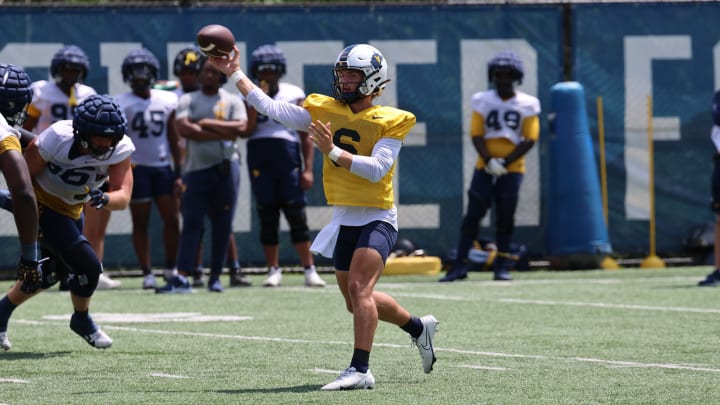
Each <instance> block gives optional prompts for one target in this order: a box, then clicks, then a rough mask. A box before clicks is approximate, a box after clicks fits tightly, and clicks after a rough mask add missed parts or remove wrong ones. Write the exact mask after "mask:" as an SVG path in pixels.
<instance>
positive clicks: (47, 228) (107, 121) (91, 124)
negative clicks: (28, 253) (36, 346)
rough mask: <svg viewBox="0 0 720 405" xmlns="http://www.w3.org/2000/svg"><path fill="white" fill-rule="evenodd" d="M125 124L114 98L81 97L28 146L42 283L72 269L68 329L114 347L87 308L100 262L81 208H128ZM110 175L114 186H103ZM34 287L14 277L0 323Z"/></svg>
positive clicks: (92, 341)
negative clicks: (70, 113)
mask: <svg viewBox="0 0 720 405" xmlns="http://www.w3.org/2000/svg"><path fill="white" fill-rule="evenodd" d="M126 124H127V122H126V120H125V116H124V114H123V112H122V110H121V109H120V106H119V105H118V104H117V103H115V101H113V99H112V98H110V97H107V96H97V95H93V96H90V97H88V98H86V99H85V100H84V101H83V102H82V103H80V104H79V105H78V107H77V111H76V115H75V118H73V120H72V121H71V120H62V121H58V122H56V123H55V124H53V125H51V126H50V127H49V128H48V129H46V130H45V131H43V132H42V133H41V134H40V135H38V136H37V137H36V138H35V139H34V140H33V141H32V142H31V143H30V145H29V146H28V147H27V148H26V150H25V160H26V161H27V166H28V169H29V171H30V175H31V176H32V178H33V184H34V187H35V194H36V196H37V201H38V203H39V207H40V208H39V213H40V215H39V228H40V241H41V245H42V251H43V256H48V257H49V260H48V261H47V262H46V263H44V265H43V270H44V271H43V274H42V286H41V288H42V289H47V288H49V287H50V286H52V285H53V284H55V283H56V282H57V281H58V280H59V279H61V278H67V276H68V275H70V277H69V286H70V299H71V301H72V305H73V309H74V313H73V314H72V316H71V318H70V329H72V330H73V331H74V332H75V333H77V334H78V335H80V336H81V337H82V338H83V339H85V340H86V341H87V342H88V344H90V345H91V346H93V347H96V348H98V349H104V348H107V347H110V345H112V339H110V337H109V336H108V335H106V334H105V333H104V332H103V331H102V330H101V329H100V328H99V327H98V326H97V325H96V324H95V322H94V321H93V319H92V317H91V316H90V314H89V308H90V301H91V297H92V296H93V294H94V292H95V289H96V287H97V283H98V278H99V276H100V274H101V273H102V264H101V263H100V260H99V259H98V257H97V255H96V254H95V251H94V250H93V248H92V247H91V246H90V245H89V243H88V241H87V240H86V239H85V237H84V236H83V235H82V228H83V208H84V207H85V206H86V205H85V203H86V202H87V203H89V204H88V205H89V206H91V207H92V208H90V209H93V210H100V209H105V210H124V209H126V208H127V206H128V203H129V201H130V194H131V192H132V184H133V177H132V170H131V169H130V155H131V154H132V152H133V151H134V150H135V147H134V146H133V144H132V141H131V140H130V138H128V137H127V136H125V129H126ZM105 181H109V182H110V186H111V187H110V189H111V190H113V191H110V192H107V193H104V192H103V191H101V190H100V189H99V188H100V186H101V185H102V183H103V182H105ZM35 293H37V291H36V292H35ZM35 293H33V292H25V291H22V290H21V288H20V286H19V283H16V284H15V285H14V286H13V287H12V289H11V290H10V292H9V293H8V295H7V296H6V297H4V298H3V299H2V300H0V326H1V325H5V327H7V323H8V320H9V318H10V316H11V314H12V312H13V311H14V310H15V309H16V308H17V306H19V305H20V304H22V303H23V302H25V301H27V300H28V299H30V298H31V297H32V296H33V295H34V294H35ZM8 298H10V299H8ZM5 331H6V329H5V330H3V332H5ZM4 340H5V341H7V334H5V336H4ZM7 343H8V347H9V341H7Z"/></svg>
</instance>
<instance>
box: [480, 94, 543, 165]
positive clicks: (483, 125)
mask: <svg viewBox="0 0 720 405" xmlns="http://www.w3.org/2000/svg"><path fill="white" fill-rule="evenodd" d="M470 106H471V108H472V117H471V119H470V135H471V136H482V137H483V138H484V140H485V145H486V147H487V150H488V153H489V154H490V156H491V157H497V158H502V157H505V156H507V155H508V154H509V153H510V152H511V151H512V150H513V149H515V146H517V144H519V143H520V142H521V141H522V140H523V139H528V140H532V141H537V139H538V137H539V132H540V130H539V129H540V127H539V118H538V115H539V114H540V100H538V99H537V98H536V97H534V96H531V95H529V94H526V93H523V92H521V91H517V90H515V97H513V98H510V99H507V100H503V99H501V98H500V97H499V96H498V94H497V92H496V91H495V90H490V91H484V92H479V93H475V94H474V95H473V97H472V101H471V102H470ZM524 163H525V162H524V159H518V160H517V161H515V162H513V163H512V165H511V167H508V170H510V171H518V172H524V171H525V170H524V169H525V167H524V165H525V164H524ZM484 166H485V162H484V161H483V159H482V158H480V157H478V162H477V164H476V166H475V167H476V168H478V169H481V168H483V167H484Z"/></svg>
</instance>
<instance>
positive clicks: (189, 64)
mask: <svg viewBox="0 0 720 405" xmlns="http://www.w3.org/2000/svg"><path fill="white" fill-rule="evenodd" d="M206 60H207V56H205V54H204V53H202V52H200V50H199V49H197V48H185V49H183V50H181V51H180V52H178V54H177V55H175V62H174V63H173V73H174V74H175V76H179V75H180V72H181V71H183V70H191V71H193V72H195V73H200V69H202V67H203V65H204V64H205V61H206Z"/></svg>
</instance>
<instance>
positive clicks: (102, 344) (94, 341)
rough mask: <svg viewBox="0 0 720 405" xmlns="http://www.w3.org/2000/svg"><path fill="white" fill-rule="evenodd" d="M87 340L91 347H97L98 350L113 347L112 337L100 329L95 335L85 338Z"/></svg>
mask: <svg viewBox="0 0 720 405" xmlns="http://www.w3.org/2000/svg"><path fill="white" fill-rule="evenodd" d="M83 338H84V339H85V340H87V342H88V343H90V346H94V347H97V348H98V349H107V348H108V347H110V346H112V343H113V341H112V339H111V338H110V336H108V335H107V334H105V332H103V331H102V329H98V330H96V331H95V333H93V334H91V335H88V336H83Z"/></svg>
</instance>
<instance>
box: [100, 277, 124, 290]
mask: <svg viewBox="0 0 720 405" xmlns="http://www.w3.org/2000/svg"><path fill="white" fill-rule="evenodd" d="M120 284H122V283H121V282H119V281H117V280H113V279H111V278H110V277H108V276H106V275H105V273H100V278H99V279H98V285H97V289H98V290H112V289H114V288H118V287H120Z"/></svg>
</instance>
